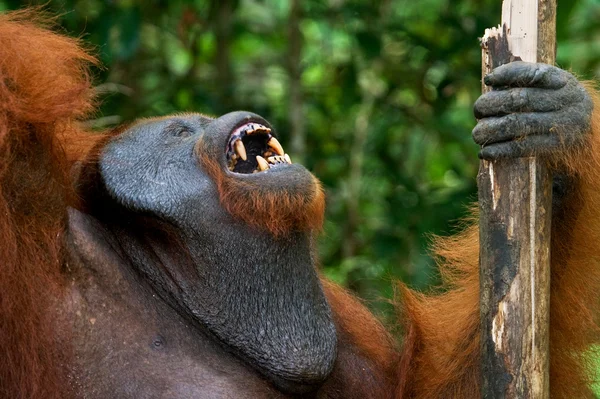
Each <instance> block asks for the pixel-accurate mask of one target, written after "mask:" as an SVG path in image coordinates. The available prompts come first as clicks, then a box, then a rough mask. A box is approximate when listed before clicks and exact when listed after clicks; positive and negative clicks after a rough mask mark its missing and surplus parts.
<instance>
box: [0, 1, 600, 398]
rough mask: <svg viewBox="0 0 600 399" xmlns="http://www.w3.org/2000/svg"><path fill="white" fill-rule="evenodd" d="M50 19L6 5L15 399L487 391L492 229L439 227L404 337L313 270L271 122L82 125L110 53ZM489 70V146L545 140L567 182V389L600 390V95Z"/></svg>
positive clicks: (558, 363) (2, 205)
mask: <svg viewBox="0 0 600 399" xmlns="http://www.w3.org/2000/svg"><path fill="white" fill-rule="evenodd" d="M34 19H36V18H35V17H34V16H33V15H32V14H31V13H24V12H20V13H12V14H5V15H2V16H0V151H1V158H0V159H1V163H0V178H1V180H0V234H1V235H0V259H1V264H0V397H1V398H43V399H52V398H69V397H80V398H102V399H105V398H136V399H139V398H286V397H297V396H302V397H315V398H392V397H394V398H476V397H478V395H479V388H478V385H479V342H478V340H479V339H478V336H479V333H478V326H479V321H478V320H479V306H478V251H479V250H478V233H477V226H476V225H474V226H472V227H470V228H467V230H466V231H465V232H464V233H462V234H460V235H458V236H456V237H452V238H450V239H445V240H442V241H439V242H438V243H437V246H436V253H437V255H438V256H439V259H440V261H439V263H440V268H441V273H442V276H443V277H444V280H445V284H446V285H445V289H444V290H443V291H442V293H441V294H439V295H435V296H425V295H422V294H417V293H414V292H412V291H410V290H407V289H403V290H402V292H403V295H402V298H401V299H402V304H401V305H400V306H401V308H402V320H401V321H400V322H401V323H404V325H405V331H406V336H405V337H404V340H403V343H402V345H398V346H397V345H395V344H394V343H393V340H392V338H391V337H390V336H389V335H388V333H386V331H385V330H384V328H383V327H382V326H381V324H380V323H379V322H378V321H377V320H375V318H374V317H373V316H371V315H370V314H369V312H368V311H367V310H366V309H365V308H364V307H363V306H362V305H361V303H360V302H359V301H358V300H356V299H355V298H353V297H352V296H351V295H350V294H348V293H347V292H346V291H344V290H343V289H342V288H340V287H337V286H335V285H334V284H332V283H330V282H327V281H325V280H323V279H322V278H320V277H319V274H318V271H317V270H316V265H317V263H318V262H317V255H316V252H315V248H314V237H315V234H316V233H317V232H318V230H319V228H320V226H321V221H322V218H323V193H322V190H321V188H320V185H319V182H318V181H317V179H316V178H315V177H314V176H312V175H311V174H310V173H309V172H308V171H307V170H306V169H304V168H303V167H302V166H300V165H298V164H292V163H291V162H290V159H289V157H287V156H286V155H285V152H284V150H283V149H282V148H281V145H280V144H279V142H278V141H277V139H276V138H274V133H273V131H272V130H271V127H270V126H269V123H268V122H267V121H265V120H264V119H262V118H261V117H259V116H257V115H255V114H252V113H250V112H234V113H230V114H227V115H224V116H221V117H218V118H210V117H207V116H204V115H201V114H181V115H174V116H169V117H162V118H154V119H144V120H140V121H137V122H135V123H133V124H131V125H130V126H126V127H123V128H120V129H117V130H115V131H113V132H107V133H105V134H89V133H86V132H85V131H82V130H81V127H80V125H79V124H78V121H80V120H82V119H83V118H85V117H86V115H89V113H90V112H91V111H92V109H93V102H92V89H91V87H90V79H89V76H88V71H87V69H86V68H87V64H89V63H93V62H94V60H93V58H92V57H91V56H89V55H88V54H87V53H86V52H85V51H83V50H81V48H80V47H79V46H78V43H77V42H76V41H75V40H73V39H69V38H66V37H63V36H59V35H56V34H54V33H52V32H50V31H49V30H47V29H46V28H43V27H40V24H39V22H31V21H32V20H34ZM38 19H39V18H38ZM486 83H487V84H489V85H490V86H492V87H493V88H494V89H496V90H494V91H492V92H490V93H489V94H487V95H484V96H482V97H481V98H480V99H479V100H478V101H477V103H476V105H475V113H476V116H477V118H479V123H478V124H477V127H476V128H475V130H474V132H473V135H474V138H475V141H476V142H477V143H478V144H480V145H482V147H483V149H482V151H481V156H482V157H484V158H489V159H493V158H495V157H511V156H520V155H524V154H531V153H538V154H543V155H545V156H546V158H547V159H548V162H549V164H550V165H551V166H552V168H553V170H554V171H555V172H556V175H557V176H560V177H561V178H560V179H558V178H557V179H556V191H555V194H556V201H555V212H554V213H555V217H554V220H553V229H554V231H553V242H552V276H553V277H552V300H551V301H552V303H551V305H552V316H551V323H552V326H551V390H552V395H553V397H556V398H583V397H589V396H591V391H590V389H589V387H588V383H589V379H590V373H589V368H588V364H587V362H586V357H587V355H588V354H589V352H588V351H589V348H590V345H591V344H593V343H595V342H596V339H597V331H598V330H597V327H596V324H595V318H596V314H595V308H596V307H597V305H598V293H599V292H600V267H599V265H598V262H599V260H600V247H599V243H600V150H599V148H600V116H599V114H598V113H597V112H595V113H594V114H592V108H593V104H592V102H593V101H595V100H593V99H594V98H596V97H595V94H594V93H593V91H591V90H586V89H584V88H583V86H582V85H581V84H579V83H578V81H577V80H576V79H575V78H574V77H573V76H571V75H570V74H569V73H567V72H564V71H562V70H560V69H557V68H555V67H552V66H548V65H541V64H526V63H513V64H509V65H506V66H503V67H500V68H498V69H497V70H496V71H495V72H494V73H492V74H491V75H490V76H488V78H487V79H486ZM596 109H598V108H596ZM474 224H475V223H474Z"/></svg>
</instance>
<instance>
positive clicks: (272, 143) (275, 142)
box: [267, 137, 284, 155]
mask: <svg viewBox="0 0 600 399" xmlns="http://www.w3.org/2000/svg"><path fill="white" fill-rule="evenodd" d="M267 145H268V146H269V147H271V148H272V149H273V150H274V151H275V153H276V154H279V155H283V154H284V152H283V147H282V146H281V144H280V143H279V140H277V139H276V138H275V137H271V139H270V140H269V142H268V143H267Z"/></svg>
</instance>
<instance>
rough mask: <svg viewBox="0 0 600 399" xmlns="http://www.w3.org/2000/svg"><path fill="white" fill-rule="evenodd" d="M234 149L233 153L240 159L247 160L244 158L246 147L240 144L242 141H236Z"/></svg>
mask: <svg viewBox="0 0 600 399" xmlns="http://www.w3.org/2000/svg"><path fill="white" fill-rule="evenodd" d="M234 147H235V152H236V153H237V154H238V155H239V156H240V158H242V159H243V160H244V161H245V160H247V159H248V157H247V156H246V147H244V143H242V140H238V141H236V142H235V144H234Z"/></svg>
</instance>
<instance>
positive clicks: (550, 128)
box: [472, 108, 589, 145]
mask: <svg viewBox="0 0 600 399" xmlns="http://www.w3.org/2000/svg"><path fill="white" fill-rule="evenodd" d="M588 128H589V118H588V116H587V114H586V113H584V112H577V109H575V110H574V109H571V108H568V109H566V110H563V111H561V112H551V113H537V112H536V113H519V114H509V115H506V116H501V117H490V118H485V119H481V120H480V121H479V122H478V123H477V125H476V126H475V128H474V129H473V133H472V134H473V141H475V142H476V143H477V144H479V145H489V144H493V143H499V142H505V141H509V140H516V139H519V138H523V137H526V136H531V135H554V136H559V137H561V140H563V141H564V142H565V143H567V144H571V143H572V142H574V141H577V140H578V139H580V138H581V137H582V136H583V133H584V132H585V131H587V130H588Z"/></svg>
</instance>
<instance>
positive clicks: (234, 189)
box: [198, 147, 325, 236]
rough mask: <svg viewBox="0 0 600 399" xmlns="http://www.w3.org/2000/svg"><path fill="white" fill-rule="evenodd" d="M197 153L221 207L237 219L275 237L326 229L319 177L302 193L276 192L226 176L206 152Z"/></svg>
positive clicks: (323, 196) (323, 199)
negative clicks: (214, 185)
mask: <svg viewBox="0 0 600 399" xmlns="http://www.w3.org/2000/svg"><path fill="white" fill-rule="evenodd" d="M200 148H201V147H200ZM198 153H199V154H200V155H199V157H198V158H199V160H200V163H201V165H202V166H203V167H204V168H205V170H206V172H207V173H208V175H209V176H210V177H211V178H212V179H213V181H214V182H215V184H216V185H217V190H218V192H219V200H220V202H221V205H222V206H223V208H225V209H226V210H227V212H229V213H230V214H231V215H232V216H233V217H234V218H236V219H238V220H242V221H244V222H245V223H247V224H249V225H251V226H254V227H257V228H259V229H261V230H266V231H269V232H270V233H271V234H273V235H275V236H281V235H285V234H287V233H290V232H292V231H306V230H319V229H321V227H322V226H323V215H324V211H325V194H324V193H323V189H322V187H321V183H320V182H319V180H317V178H316V177H314V176H313V177H312V184H311V185H310V186H309V187H306V188H303V189H302V190H299V191H301V192H296V193H293V194H292V193H289V192H288V191H286V190H284V189H281V190H280V191H276V190H273V189H272V188H268V189H267V188H265V187H263V186H261V185H259V184H255V183H253V182H248V181H244V180H241V179H236V178H235V177H233V176H231V175H229V174H227V173H225V172H224V171H223V169H222V168H221V166H220V165H219V163H218V162H217V161H216V160H215V159H214V157H210V156H208V155H207V153H206V152H205V151H198Z"/></svg>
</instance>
